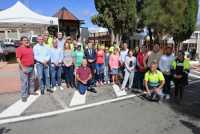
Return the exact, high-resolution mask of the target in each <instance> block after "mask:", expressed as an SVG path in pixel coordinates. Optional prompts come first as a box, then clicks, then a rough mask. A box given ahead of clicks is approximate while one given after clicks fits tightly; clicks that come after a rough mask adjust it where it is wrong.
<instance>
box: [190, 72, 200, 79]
mask: <svg viewBox="0 0 200 134" xmlns="http://www.w3.org/2000/svg"><path fill="white" fill-rule="evenodd" d="M189 76H190V77H195V78H198V79H200V75H196V74H191V73H189Z"/></svg>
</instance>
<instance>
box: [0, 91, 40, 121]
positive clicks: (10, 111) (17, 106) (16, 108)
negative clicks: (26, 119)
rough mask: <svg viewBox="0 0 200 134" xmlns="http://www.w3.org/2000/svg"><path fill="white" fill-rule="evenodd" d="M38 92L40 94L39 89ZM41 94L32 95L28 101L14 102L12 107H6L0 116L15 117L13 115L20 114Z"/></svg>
mask: <svg viewBox="0 0 200 134" xmlns="http://www.w3.org/2000/svg"><path fill="white" fill-rule="evenodd" d="M36 93H38V94H39V91H37V92H36ZM39 96H40V94H39V95H35V96H34V95H30V96H29V97H28V99H27V102H22V100H21V99H20V100H18V101H17V102H15V103H14V104H12V105H11V106H10V107H8V108H7V109H5V110H4V111H3V112H1V113H0V118H6V117H13V116H20V115H21V114H22V113H23V112H24V111H25V110H26V109H27V108H28V107H29V106H30V105H31V104H32V103H33V102H35V101H36V100H37V99H38V98H39Z"/></svg>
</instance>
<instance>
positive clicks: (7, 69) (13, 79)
mask: <svg viewBox="0 0 200 134" xmlns="http://www.w3.org/2000/svg"><path fill="white" fill-rule="evenodd" d="M0 85H1V86H0V94H5V93H13V92H18V91H19V89H20V82H19V74H18V65H17V64H6V63H0Z"/></svg>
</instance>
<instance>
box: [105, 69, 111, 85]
mask: <svg viewBox="0 0 200 134" xmlns="http://www.w3.org/2000/svg"><path fill="white" fill-rule="evenodd" d="M104 80H105V81H106V82H107V81H110V75H109V67H108V66H104Z"/></svg>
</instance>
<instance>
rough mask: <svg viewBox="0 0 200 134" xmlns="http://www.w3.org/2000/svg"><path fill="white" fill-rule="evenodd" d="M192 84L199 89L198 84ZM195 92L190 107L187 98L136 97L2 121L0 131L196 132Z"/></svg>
mask: <svg viewBox="0 0 200 134" xmlns="http://www.w3.org/2000/svg"><path fill="white" fill-rule="evenodd" d="M193 86H195V87H196V86H198V87H197V88H199V89H200V83H197V84H194V85H193ZM197 88H195V89H193V87H189V88H188V89H187V90H186V93H189V92H188V91H189V90H195V91H196V89H197ZM189 95H190V94H188V95H186V96H185V97H186V98H187V97H189ZM198 95H199V94H198ZM198 95H197V96H195V97H194V98H193V100H192V102H191V103H192V104H191V105H190V106H189V105H187V103H185V102H187V101H188V100H187V99H186V101H185V102H184V103H183V104H182V105H181V106H179V105H175V104H173V103H164V104H158V103H154V102H148V101H146V100H143V99H141V98H139V97H135V98H133V99H129V100H125V101H120V102H116V103H110V104H106V105H102V106H100V107H93V108H90V109H84V110H80V111H73V112H69V113H64V114H62V115H59V116H54V117H50V118H42V119H36V120H31V121H25V122H20V123H13V124H4V125H1V126H0V133H1V134H27V133H29V134H35V133H43V134H55V133H56V134H63V133H70V134H102V133H103V134H113V133H115V134H122V133H125V134H133V133H134V134H199V133H200V112H199V110H200V104H199V103H198V104H197V103H195V102H196V101H198V102H200V98H199V97H198ZM182 107H184V108H182ZM189 109H190V110H189ZM188 110H189V111H188ZM191 111H192V113H191ZM194 113H196V114H194Z"/></svg>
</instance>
